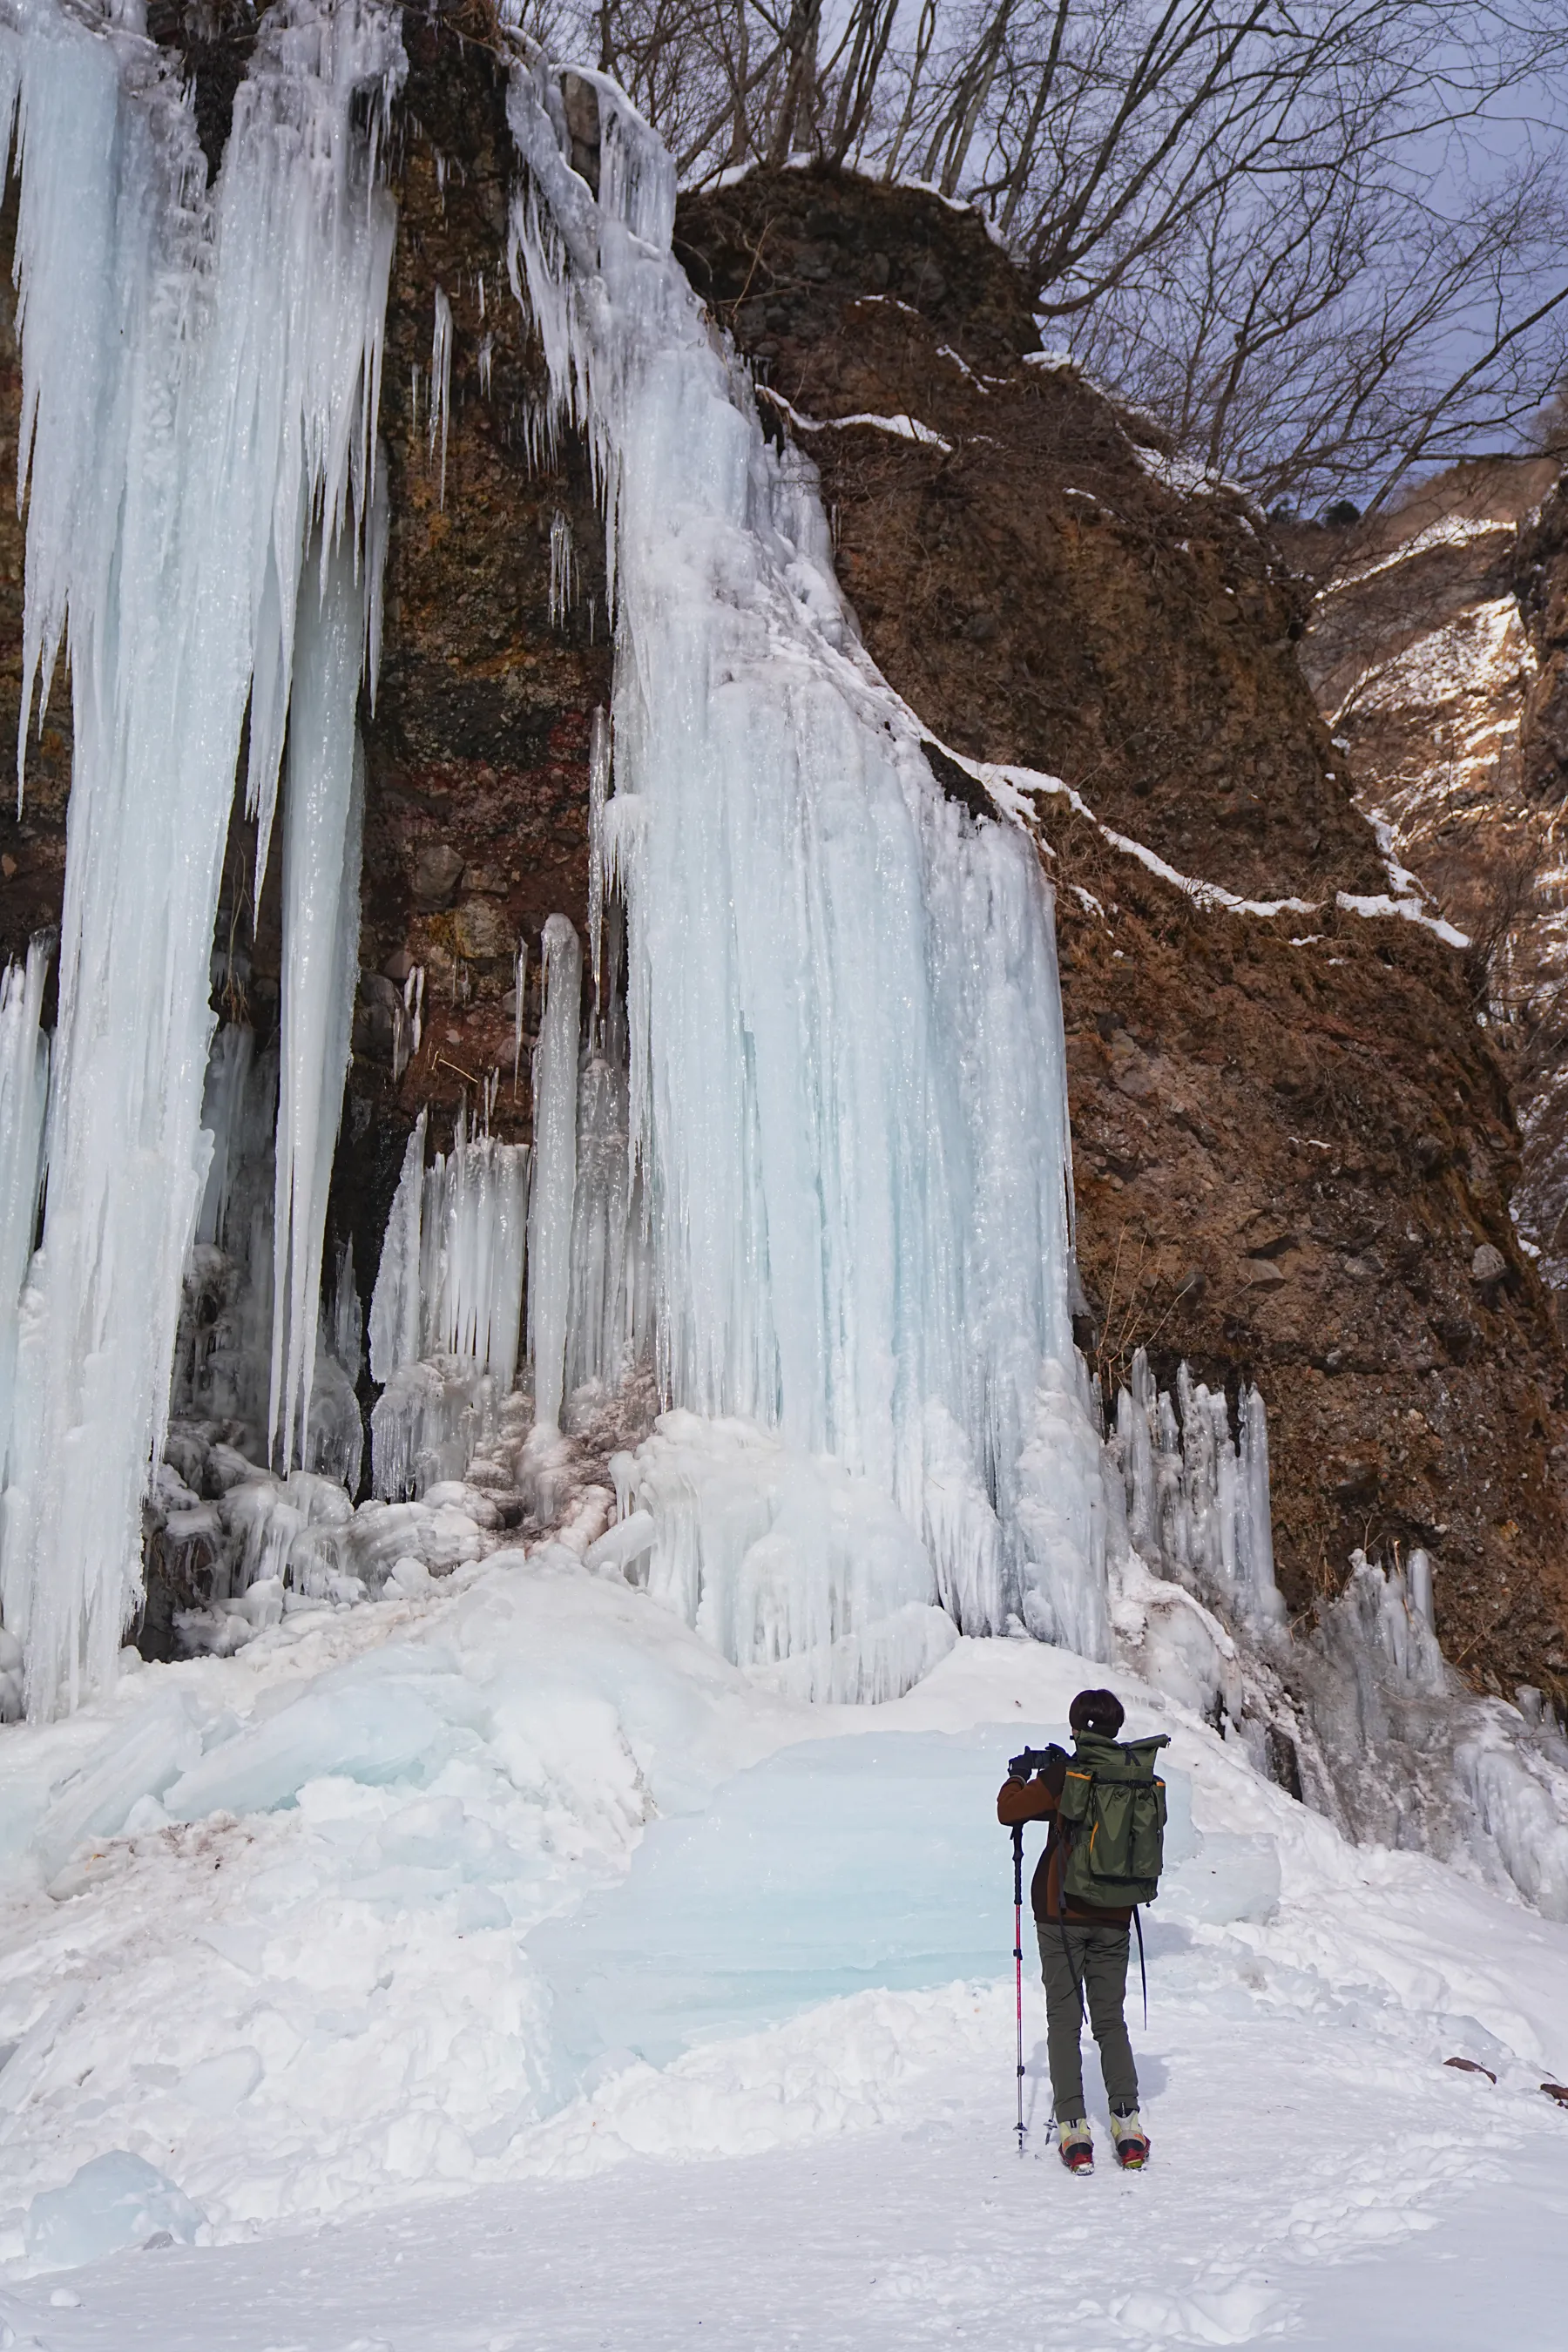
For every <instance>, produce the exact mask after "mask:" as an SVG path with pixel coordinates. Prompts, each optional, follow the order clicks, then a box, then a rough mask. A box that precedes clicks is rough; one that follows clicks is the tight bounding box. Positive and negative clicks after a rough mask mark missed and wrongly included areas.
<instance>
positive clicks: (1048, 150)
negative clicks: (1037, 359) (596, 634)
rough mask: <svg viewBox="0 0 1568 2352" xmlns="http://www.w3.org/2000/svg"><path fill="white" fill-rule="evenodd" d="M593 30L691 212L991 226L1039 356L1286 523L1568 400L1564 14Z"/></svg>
mask: <svg viewBox="0 0 1568 2352" xmlns="http://www.w3.org/2000/svg"><path fill="white" fill-rule="evenodd" d="M582 5H583V6H584V16H583V19H582V30H583V34H584V37H586V38H591V39H592V41H593V42H594V44H595V47H596V49H597V52H598V54H599V55H600V57H601V58H602V59H603V60H604V61H605V65H606V68H607V69H608V70H610V71H612V72H614V73H616V75H617V76H618V77H619V78H620V79H621V80H622V81H623V82H624V83H625V85H626V89H628V91H629V92H630V94H631V95H632V97H633V98H634V99H635V100H636V101H637V104H638V105H639V106H640V107H641V108H642V109H643V110H644V111H645V112H647V114H648V115H649V116H650V118H651V119H652V120H653V121H655V123H656V124H657V125H658V128H659V129H660V130H661V131H663V132H664V134H665V136H666V138H667V139H668V142H669V143H670V145H671V147H672V150H673V151H674V152H675V154H676V156H677V160H678V163H679V169H680V172H681V174H682V178H683V180H684V181H685V182H686V183H687V184H697V185H700V184H703V183H704V182H705V181H707V180H708V179H710V177H711V176H712V175H713V174H714V173H717V172H719V171H720V170H721V169H724V168H726V167H728V168H731V169H732V168H734V167H735V166H736V165H738V164H741V163H747V162H751V161H759V162H761V161H766V162H770V163H774V164H777V163H783V162H784V161H785V160H786V158H788V157H789V156H790V155H792V154H794V153H796V152H799V151H800V150H802V149H803V148H804V149H806V150H808V151H810V152H815V153H817V154H819V155H821V156H822V157H823V158H824V159H825V160H826V162H828V163H836V164H841V163H852V164H856V165H858V167H859V168H861V169H864V170H870V171H879V172H880V173H883V174H884V175H885V176H887V177H889V178H892V177H900V176H903V175H905V174H909V173H918V175H919V176H920V177H921V179H922V180H924V181H927V182H929V183H931V184H935V185H936V186H937V187H938V188H940V190H941V191H942V194H946V195H949V196H954V195H966V196H968V197H969V198H970V199H971V200H972V201H973V202H974V203H975V204H977V205H980V206H981V207H982V208H983V209H984V211H985V212H986V214H987V215H988V216H989V217H990V218H991V219H992V221H993V222H994V225H995V226H996V227H997V229H998V230H999V232H1000V233H1001V235H1002V236H1004V237H1005V240H1006V242H1007V243H1008V245H1009V247H1011V249H1012V251H1013V253H1014V254H1015V256H1016V259H1017V260H1018V262H1019V265H1020V267H1021V268H1023V269H1024V270H1025V272H1026V275H1027V277H1028V278H1029V280H1030V282H1031V284H1032V285H1033V287H1034V289H1035V290H1036V296H1037V303H1038V308H1039V315H1040V318H1041V321H1042V326H1043V328H1044V330H1045V331H1046V332H1047V335H1051V334H1053V333H1054V335H1055V336H1056V337H1058V339H1059V340H1060V341H1063V342H1064V343H1065V344H1066V345H1067V346H1068V349H1069V350H1070V351H1071V352H1073V354H1074V355H1075V356H1076V357H1078V358H1079V359H1080V360H1081V361H1082V362H1083V363H1084V364H1085V365H1086V366H1088V367H1089V368H1090V369H1091V370H1092V371H1093V372H1094V373H1097V374H1099V375H1100V376H1101V377H1103V378H1105V379H1106V380H1108V381H1110V382H1112V383H1115V384H1116V386H1117V387H1118V388H1119V389H1121V391H1122V392H1123V393H1124V394H1127V395H1128V396H1130V397H1131V398H1133V399H1135V400H1137V401H1140V402H1142V404H1146V405H1149V406H1152V407H1153V408H1154V409H1155V410H1156V411H1158V412H1159V413H1160V414H1161V415H1163V416H1164V417H1166V418H1168V419H1169V421H1170V422H1171V423H1172V425H1173V428H1174V430H1175V432H1176V434H1177V437H1178V442H1179V446H1180V448H1181V451H1182V454H1183V455H1184V457H1187V458H1189V459H1190V460H1191V461H1193V462H1194V464H1197V465H1200V466H1203V467H1206V468H1208V469H1210V470H1213V471H1224V472H1226V473H1228V474H1230V475H1232V476H1233V477H1235V478H1237V479H1239V480H1241V481H1243V482H1245V483H1246V484H1247V486H1248V487H1249V488H1252V489H1254V490H1255V491H1256V492H1257V493H1258V495H1259V496H1260V497H1262V498H1264V499H1268V500H1269V501H1274V500H1277V499H1291V500H1294V501H1298V502H1299V501H1300V500H1302V499H1314V498H1318V497H1328V496H1331V495H1333V494H1334V492H1335V491H1336V490H1341V489H1342V488H1344V487H1346V486H1347V485H1350V486H1353V487H1354V488H1356V490H1357V492H1358V495H1359V496H1360V497H1361V498H1362V499H1363V500H1364V499H1369V498H1370V499H1372V500H1373V501H1376V500H1377V499H1381V498H1383V497H1385V496H1387V495H1388V494H1389V493H1390V492H1391V490H1392V488H1393V487H1394V485H1395V484H1396V483H1397V482H1398V481H1399V480H1400V479H1402V478H1405V477H1406V476H1407V475H1408V473H1409V472H1410V470H1411V469H1412V467H1418V466H1420V465H1423V464H1430V463H1435V462H1440V461H1443V460H1446V459H1449V458H1452V457H1455V456H1457V455H1459V454H1468V453H1472V452H1473V451H1474V450H1475V448H1476V447H1477V446H1478V445H1479V444H1488V443H1489V444H1490V445H1492V446H1495V445H1496V443H1497V441H1498V440H1499V438H1500V436H1518V435H1519V433H1520V432H1521V430H1522V429H1523V427H1524V424H1525V420H1527V419H1528V418H1529V417H1530V416H1531V414H1532V413H1533V412H1536V411H1538V410H1539V409H1540V407H1541V405H1542V402H1543V401H1544V400H1546V399H1547V398H1548V396H1549V395H1550V394H1551V393H1552V390H1553V388H1554V387H1555V386H1556V385H1557V384H1558V383H1561V382H1562V381H1563V377H1564V373H1565V371H1568V340H1565V337H1564V332H1563V325H1564V320H1568V168H1565V135H1568V109H1565V105H1564V101H1563V98H1562V96H1561V92H1562V89H1563V66H1564V65H1565V64H1568V12H1565V11H1564V9H1563V6H1562V5H1561V0H840V5H838V6H837V7H836V8H835V9H833V10H831V11H828V12H826V13H825V11H824V7H823V0H595V5H594V8H593V13H592V16H589V15H588V13H587V0H582ZM1554 77H1555V79H1554Z"/></svg>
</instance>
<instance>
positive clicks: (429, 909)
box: [412, 841, 463, 914]
mask: <svg viewBox="0 0 1568 2352" xmlns="http://www.w3.org/2000/svg"><path fill="white" fill-rule="evenodd" d="M462 879H463V853H462V851H461V850H460V849H458V848H456V847H454V845H452V843H451V842H449V841H426V842H422V843H421V844H420V845H419V847H418V848H417V849H416V852H415V855H414V877H413V886H412V887H413V891H414V903H415V905H416V907H420V908H424V909H425V911H426V913H427V914H432V913H435V912H437V911H438V909H439V908H443V907H449V906H450V905H451V903H452V901H453V899H454V898H456V897H457V895H458V888H459V887H460V885H461V883H462Z"/></svg>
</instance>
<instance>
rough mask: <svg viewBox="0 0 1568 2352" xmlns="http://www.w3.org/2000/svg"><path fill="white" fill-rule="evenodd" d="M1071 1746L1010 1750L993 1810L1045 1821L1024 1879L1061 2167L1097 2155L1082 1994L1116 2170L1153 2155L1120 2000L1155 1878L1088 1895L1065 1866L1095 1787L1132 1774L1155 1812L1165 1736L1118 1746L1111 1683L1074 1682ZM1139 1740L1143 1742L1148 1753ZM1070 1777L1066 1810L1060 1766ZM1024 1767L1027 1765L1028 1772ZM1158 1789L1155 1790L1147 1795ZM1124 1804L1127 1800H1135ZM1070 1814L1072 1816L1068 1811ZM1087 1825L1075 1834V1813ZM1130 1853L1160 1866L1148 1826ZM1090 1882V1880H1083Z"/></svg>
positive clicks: (1090, 1838) (1128, 1861) (1093, 1828)
mask: <svg viewBox="0 0 1568 2352" xmlns="http://www.w3.org/2000/svg"><path fill="white" fill-rule="evenodd" d="M1122 1721H1123V1710H1122V1706H1121V1700H1120V1699H1119V1698H1118V1697H1117V1696H1116V1695H1115V1693H1114V1692H1113V1691H1108V1690H1085V1691H1079V1695H1078V1696H1077V1697H1076V1698H1075V1699H1074V1701H1073V1703H1072V1706H1071V1707H1070V1708H1069V1709H1068V1723H1069V1725H1070V1726H1071V1728H1072V1732H1073V1740H1074V1754H1073V1755H1072V1756H1071V1757H1069V1756H1068V1753H1067V1750H1066V1749H1065V1748H1058V1747H1056V1746H1054V1745H1053V1746H1052V1747H1050V1748H1043V1749H1040V1750H1038V1751H1036V1750H1032V1749H1031V1750H1029V1751H1027V1752H1026V1754H1025V1755H1023V1756H1020V1757H1016V1758H1015V1759H1014V1760H1013V1763H1012V1765H1011V1766H1010V1767H1009V1768H1008V1775H1007V1778H1006V1780H1005V1781H1004V1782H1003V1784H1002V1789H1001V1793H1000V1794H999V1795H998V1797H997V1799H996V1818H997V1820H998V1821H999V1822H1002V1823H1003V1824H1004V1826H1005V1827H1006V1828H1009V1829H1010V1828H1012V1827H1013V1826H1014V1825H1015V1824H1016V1823H1019V1822H1041V1821H1046V1822H1049V1823H1050V1825H1051V1827H1050V1835H1049V1837H1048V1839H1047V1843H1046V1850H1045V1853H1043V1854H1042V1855H1041V1857H1040V1863H1039V1867H1038V1868H1037V1871H1036V1873H1035V1876H1034V1882H1033V1885H1031V1887H1030V1890H1029V1893H1030V1900H1031V1902H1032V1903H1033V1906H1034V1912H1035V1927H1036V1930H1037V1934H1038V1937H1039V1943H1040V1967H1041V1971H1042V1973H1043V1975H1044V1978H1045V1984H1046V2043H1047V2052H1048V2053H1049V2058H1050V2068H1051V2093H1052V2097H1053V2100H1054V2103H1055V2108H1056V2119H1057V2140H1058V2148H1059V2151H1060V2155H1061V2159H1062V2162H1063V2163H1064V2164H1065V2165H1066V2166H1067V2168H1068V2171H1069V2172H1089V2171H1091V2170H1092V2169H1093V2167H1094V2138H1093V2135H1092V2134H1091V2132H1090V2130H1089V2120H1088V2117H1087V2116H1086V2114H1085V2111H1084V2104H1083V2059H1082V2054H1081V2052H1080V2049H1079V2028H1080V2026H1081V2024H1082V2022H1083V2013H1084V2005H1085V2001H1086V2000H1087V2002H1088V2009H1089V2023H1090V2025H1091V2026H1092V2027H1093V2029H1094V2038H1095V2040H1096V2042H1098V2043H1099V2045H1100V2072H1101V2074H1103V2075H1104V2077H1105V2093H1106V2097H1107V2098H1108V2100H1109V2101H1110V2137H1111V2142H1112V2146H1113V2147H1114V2150H1115V2155H1116V2160H1117V2162H1118V2164H1120V2165H1121V2167H1122V2168H1123V2170H1125V2171H1129V2172H1133V2171H1137V2170H1139V2169H1140V2168H1142V2166H1143V2165H1144V2164H1146V2163H1147V2162H1148V2158H1149V2137H1148V2134H1147V2133H1146V2132H1145V2131H1144V2129H1143V2126H1142V2122H1141V2121H1140V2120H1139V2115H1138V2075H1137V2071H1136V2069H1135V2068H1134V2066H1133V2063H1132V2045H1131V2042H1130V2041H1129V2040H1128V2036H1127V2021H1126V2019H1125V2018H1124V2016H1123V2015H1122V2004H1123V2001H1124V2000H1125V1998H1126V1993H1127V1963H1128V1945H1129V1928H1130V1923H1131V1917H1132V1910H1133V1904H1134V1902H1136V1901H1138V1900H1144V1901H1147V1900H1148V1899H1149V1897H1150V1895H1151V1894H1152V1880H1146V1881H1145V1882H1144V1884H1143V1885H1142V1889H1140V1887H1139V1886H1138V1885H1137V1884H1136V1883H1134V1882H1131V1881H1130V1882H1129V1883H1128V1884H1125V1885H1121V1884H1118V1883H1115V1882H1113V1883H1112V1885H1111V1887H1110V1889H1109V1890H1108V1891H1110V1892H1114V1893H1117V1894H1124V1895H1130V1896H1131V1900H1128V1901H1124V1902H1108V1903H1103V1904H1099V1903H1092V1902H1090V1901H1089V1899H1088V1898H1087V1896H1086V1895H1085V1894H1084V1892H1083V1891H1082V1889H1083V1881H1084V1878H1085V1875H1086V1872H1085V1870H1084V1869H1083V1868H1072V1869H1071V1871H1070V1875H1071V1877H1072V1879H1073V1881H1074V1884H1073V1885H1071V1886H1069V1885H1068V1884H1067V1883H1066V1882H1067V1880H1068V1875H1069V1864H1072V1863H1073V1862H1074V1860H1075V1857H1076V1853H1077V1852H1078V1851H1079V1850H1081V1851H1082V1852H1083V1853H1086V1854H1087V1853H1088V1852H1089V1849H1090V1848H1091V1847H1092V1844H1093V1842H1094V1838H1095V1837H1096V1836H1098V1832H1099V1826H1100V1823H1099V1820H1098V1818H1097V1817H1096V1816H1095V1815H1094V1813H1093V1811H1092V1806H1093V1801H1094V1795H1095V1789H1096V1787H1097V1786H1109V1787H1112V1788H1118V1789H1124V1788H1125V1786H1126V1784H1127V1783H1128V1782H1129V1781H1131V1782H1132V1783H1133V1785H1134V1786H1135V1787H1138V1786H1141V1787H1142V1788H1143V1789H1145V1790H1150V1791H1151V1792H1157V1799H1156V1798H1155V1797H1154V1796H1153V1795H1152V1793H1151V1800H1150V1801H1151V1803H1154V1802H1157V1804H1158V1817H1159V1821H1160V1822H1161V1824H1162V1825H1163V1811H1164V1807H1163V1797H1164V1788H1163V1783H1162V1782H1160V1781H1158V1780H1153V1778H1152V1757H1153V1752H1154V1750H1155V1748H1156V1747H1163V1746H1164V1745H1165V1742H1164V1740H1163V1739H1161V1740H1159V1741H1158V1742H1155V1741H1148V1742H1142V1741H1140V1742H1137V1743H1134V1745H1133V1746H1132V1747H1131V1748H1119V1747H1118V1746H1117V1745H1116V1735H1117V1733H1118V1732H1119V1731H1120V1730H1121V1725H1122ZM1145 1750H1146V1751H1147V1753H1145ZM1069 1771H1070V1772H1072V1774H1073V1776H1074V1780H1073V1787H1072V1789H1071V1790H1070V1792H1069V1794H1068V1804H1067V1807H1066V1809H1065V1811H1064V1809H1063V1794H1064V1791H1065V1790H1068V1773H1069ZM1031 1774H1032V1777H1031ZM1128 1811H1131V1807H1129V1808H1128ZM1074 1816H1075V1817H1076V1818H1073V1819H1069V1817H1074ZM1079 1823H1081V1824H1082V1825H1083V1827H1084V1830H1085V1832H1089V1834H1085V1835H1084V1837H1083V1838H1082V1839H1081V1840H1079V1837H1078V1825H1079ZM1134 1861H1136V1862H1138V1863H1141V1864H1143V1865H1144V1866H1145V1867H1146V1866H1147V1865H1148V1864H1149V1863H1150V1862H1151V1861H1152V1879H1153V1880H1157V1878H1158V1876H1159V1869H1160V1843H1159V1837H1158V1832H1157V1831H1156V1832H1155V1837H1154V1843H1153V1846H1152V1853H1150V1852H1147V1851H1145V1852H1141V1853H1139V1855H1137V1856H1136V1857H1129V1856H1126V1855H1124V1856H1123V1859H1122V1862H1121V1867H1123V1868H1125V1869H1128V1870H1129V1871H1131V1868H1132V1867H1133V1866H1134ZM1091 1883H1092V1882H1091Z"/></svg>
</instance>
